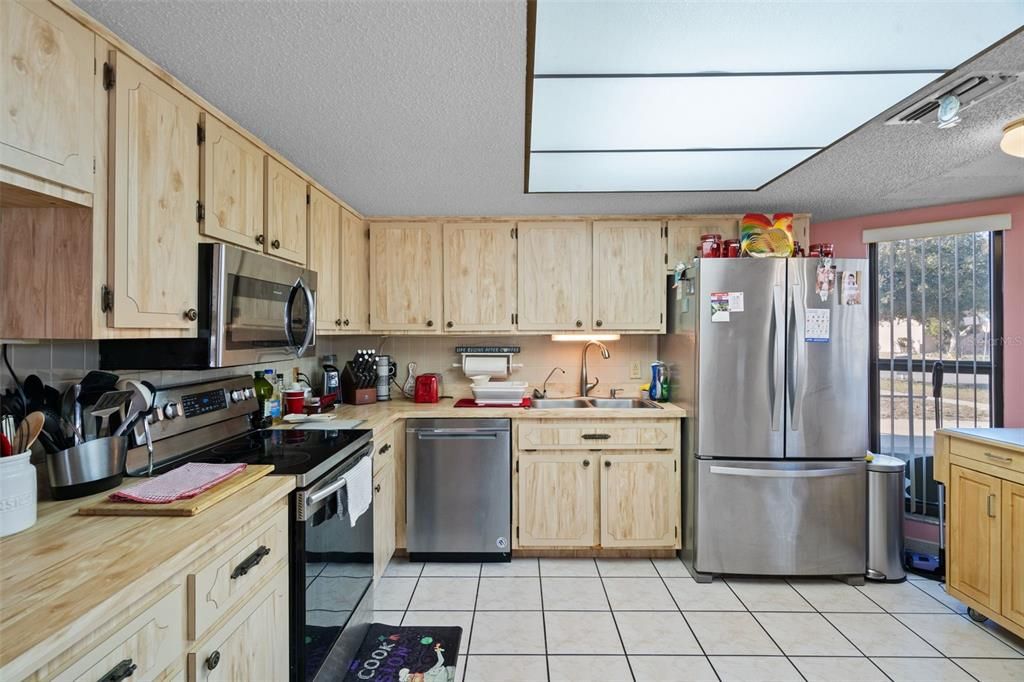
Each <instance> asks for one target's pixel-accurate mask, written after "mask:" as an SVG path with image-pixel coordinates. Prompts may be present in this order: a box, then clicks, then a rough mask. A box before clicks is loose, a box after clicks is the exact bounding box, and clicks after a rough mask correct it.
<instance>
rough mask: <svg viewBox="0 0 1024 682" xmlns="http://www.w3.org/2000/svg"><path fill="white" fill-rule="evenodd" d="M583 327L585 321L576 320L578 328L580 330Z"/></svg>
mask: <svg viewBox="0 0 1024 682" xmlns="http://www.w3.org/2000/svg"><path fill="white" fill-rule="evenodd" d="M582 326H583V320H576V328H577V329H578V328H580V327H582Z"/></svg>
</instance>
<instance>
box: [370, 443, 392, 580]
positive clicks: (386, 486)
mask: <svg viewBox="0 0 1024 682" xmlns="http://www.w3.org/2000/svg"><path fill="white" fill-rule="evenodd" d="M394 553H395V463H394V460H388V463H387V464H385V465H384V466H383V468H381V470H380V471H378V472H377V473H376V474H375V475H374V477H373V577H374V579H377V578H379V577H381V576H382V575H384V571H385V569H387V567H388V562H389V561H391V556H392V555H393V554H394Z"/></svg>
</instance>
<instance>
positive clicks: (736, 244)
mask: <svg viewBox="0 0 1024 682" xmlns="http://www.w3.org/2000/svg"><path fill="white" fill-rule="evenodd" d="M740 250H741V246H740V240H739V239H726V240H725V241H724V242H722V258H739V257H740Z"/></svg>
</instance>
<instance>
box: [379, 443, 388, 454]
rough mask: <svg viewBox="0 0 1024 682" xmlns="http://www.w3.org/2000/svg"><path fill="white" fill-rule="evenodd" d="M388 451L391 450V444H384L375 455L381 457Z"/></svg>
mask: <svg viewBox="0 0 1024 682" xmlns="http://www.w3.org/2000/svg"><path fill="white" fill-rule="evenodd" d="M390 449H391V443H385V444H384V445H382V446H381V448H380V451H379V452H378V453H377V454H378V455H383V454H384V453H385V452H387V451H388V450H390Z"/></svg>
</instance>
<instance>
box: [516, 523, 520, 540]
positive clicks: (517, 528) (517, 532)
mask: <svg viewBox="0 0 1024 682" xmlns="http://www.w3.org/2000/svg"><path fill="white" fill-rule="evenodd" d="M518 539H519V526H516V540H518Z"/></svg>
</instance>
